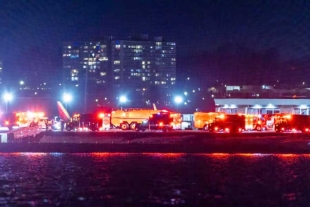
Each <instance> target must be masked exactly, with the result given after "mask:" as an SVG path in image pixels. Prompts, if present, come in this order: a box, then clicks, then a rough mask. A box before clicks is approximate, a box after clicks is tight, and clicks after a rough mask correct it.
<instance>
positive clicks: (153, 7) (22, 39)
mask: <svg viewBox="0 0 310 207" xmlns="http://www.w3.org/2000/svg"><path fill="white" fill-rule="evenodd" d="M309 11H310V1H284V0H280V1H272V0H270V1H260V0H256V1H249V0H244V1H229V0H223V1H216V0H213V1H202V0H190V1H189V0H182V1H176V0H109V1H106V0H100V1H98V0H85V1H84V0H83V1H82V0H65V1H55V0H31V1H30V0H29V1H25V0H3V1H1V7H0V57H1V58H2V59H3V60H4V64H5V65H4V69H5V70H6V74H11V75H12V74H14V76H16V74H22V75H30V74H31V73H29V71H36V72H37V71H41V72H42V73H45V74H47V76H49V75H50V74H54V73H53V72H52V71H55V70H56V69H60V68H61V58H62V57H61V44H62V42H63V41H71V40H87V39H98V38H100V37H103V36H104V35H113V36H115V37H119V38H124V37H126V36H129V35H131V34H133V33H146V34H149V35H150V36H164V37H165V38H166V39H168V40H171V41H175V42H177V49H178V56H187V55H191V54H195V53H199V52H202V51H208V52H212V51H214V50H216V48H217V47H219V46H221V45H223V44H241V45H243V46H245V47H247V48H249V49H250V50H255V51H260V50H265V49H268V48H276V49H277V50H278V51H279V54H280V58H281V59H283V60H290V59H296V58H307V57H309V55H310V47H309V46H310V30H309V29H310V28H309V27H310V24H309V22H310V12H309Z"/></svg>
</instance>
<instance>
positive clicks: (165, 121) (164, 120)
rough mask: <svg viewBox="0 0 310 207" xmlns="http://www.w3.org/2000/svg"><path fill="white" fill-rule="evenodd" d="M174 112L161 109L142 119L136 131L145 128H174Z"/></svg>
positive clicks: (165, 129)
mask: <svg viewBox="0 0 310 207" xmlns="http://www.w3.org/2000/svg"><path fill="white" fill-rule="evenodd" d="M173 119H174V117H173V114H171V113H170V112H168V111H165V110H163V111H161V112H159V113H156V114H151V115H150V116H149V118H148V119H146V120H144V121H142V123H137V124H136V128H135V130H136V131H140V130H141V131H145V130H147V129H148V130H162V131H163V132H166V131H172V130H173V124H174V123H173Z"/></svg>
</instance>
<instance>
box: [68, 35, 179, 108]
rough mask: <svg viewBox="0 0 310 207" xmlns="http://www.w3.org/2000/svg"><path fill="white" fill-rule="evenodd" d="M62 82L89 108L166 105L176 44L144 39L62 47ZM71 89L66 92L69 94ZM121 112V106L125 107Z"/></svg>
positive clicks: (159, 39)
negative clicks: (95, 106) (121, 102)
mask: <svg viewBox="0 0 310 207" xmlns="http://www.w3.org/2000/svg"><path fill="white" fill-rule="evenodd" d="M63 71H64V75H63V80H64V83H65V87H66V88H67V90H75V91H76V94H78V95H79V96H80V97H79V101H80V103H83V105H84V109H85V110H86V107H89V106H91V105H96V104H97V105H111V106H112V107H118V106H120V97H121V96H126V97H127V100H128V102H127V103H126V106H128V107H142V106H147V105H151V104H152V103H156V104H158V105H161V106H168V105H171V104H173V103H171V100H170V99H171V91H172V89H173V87H174V86H175V83H176V43H175V42H167V41H164V40H163V38H161V37H157V38H154V39H149V38H148V36H147V35H142V36H135V37H131V38H128V39H122V40H111V39H107V40H104V41H88V42H66V43H64V44H63ZM68 88H70V89H68ZM124 107H125V106H124Z"/></svg>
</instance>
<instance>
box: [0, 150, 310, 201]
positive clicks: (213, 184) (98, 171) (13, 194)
mask: <svg viewBox="0 0 310 207" xmlns="http://www.w3.org/2000/svg"><path fill="white" fill-rule="evenodd" d="M0 166H1V167H0V187H1V191H0V206H163V205H164V206H167V205H174V206H228V205H229V206H309V205H310V155H273V154H271V155H265V154H232V155H230V154H169V153H168V154H164V153H146V154H128V153H76V154H66V153H0Z"/></svg>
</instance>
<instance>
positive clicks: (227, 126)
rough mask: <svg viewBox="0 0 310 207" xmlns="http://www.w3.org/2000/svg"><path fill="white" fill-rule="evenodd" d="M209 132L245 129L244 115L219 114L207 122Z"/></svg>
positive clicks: (231, 131) (237, 131)
mask: <svg viewBox="0 0 310 207" xmlns="http://www.w3.org/2000/svg"><path fill="white" fill-rule="evenodd" d="M207 129H208V131H209V132H229V133H239V132H242V131H243V130H244V129H245V116H244V115H239V114H221V115H219V116H217V117H216V118H215V119H214V121H213V122H211V123H209V124H208V128H207Z"/></svg>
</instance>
